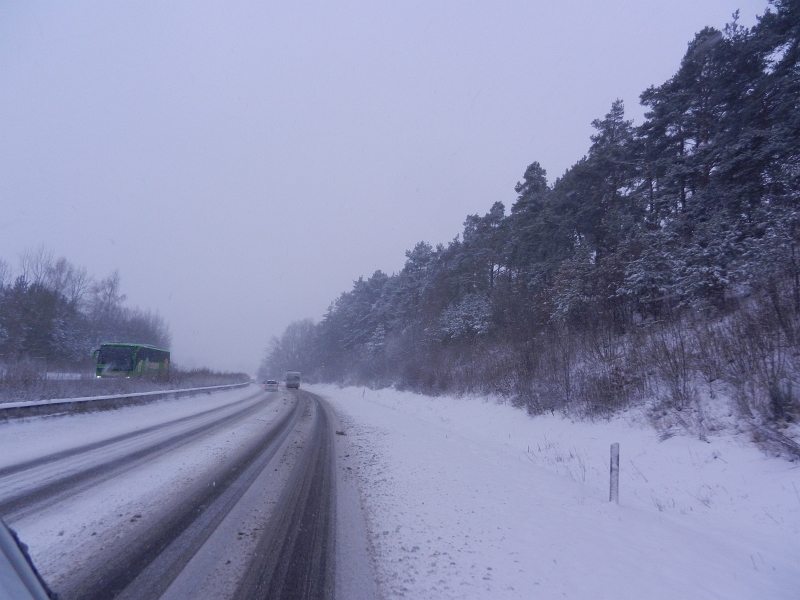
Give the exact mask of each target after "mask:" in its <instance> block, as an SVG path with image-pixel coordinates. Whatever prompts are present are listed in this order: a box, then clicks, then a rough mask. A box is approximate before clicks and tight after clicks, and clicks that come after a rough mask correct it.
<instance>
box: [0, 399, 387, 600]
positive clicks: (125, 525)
mask: <svg viewBox="0 0 800 600" xmlns="http://www.w3.org/2000/svg"><path fill="white" fill-rule="evenodd" d="M123 412H124V411H120V413H123ZM66 418H69V417H66ZM335 426H336V417H335V415H334V414H333V413H332V411H331V410H330V408H329V407H328V406H327V405H326V404H325V403H324V401H323V400H322V399H321V398H319V397H317V396H314V395H313V394H309V393H308V392H305V391H283V390H282V391H281V392H279V393H272V394H267V393H262V392H259V393H258V394H254V395H252V396H250V397H248V398H244V399H242V400H239V401H237V402H234V403H230V404H227V405H225V406H221V407H218V408H214V409H211V410H203V411H200V412H198V414H196V415H190V416H188V417H187V416H185V417H181V418H180V419H175V420H171V421H170V420H166V421H165V422H163V423H159V424H156V425H152V426H150V427H148V428H144V429H142V430H139V431H130V432H125V433H122V434H118V435H116V436H111V437H110V438H109V439H104V440H100V441H94V442H92V443H89V444H85V445H82V446H76V447H73V448H68V449H65V450H61V451H59V452H57V453H53V454H51V455H48V456H43V457H37V458H36V459H35V460H29V461H24V462H20V463H18V464H16V465H7V466H5V467H4V468H2V469H0V508H2V509H3V513H2V514H3V515H4V517H5V518H6V519H7V521H8V522H10V524H11V525H12V526H14V527H16V528H17V529H18V530H19V532H20V534H21V536H22V538H23V540H25V534H26V531H28V532H31V535H32V537H33V539H34V540H36V541H38V542H42V540H44V542H43V544H41V543H40V544H39V547H37V545H35V544H34V545H32V547H31V550H32V553H33V555H34V559H35V560H36V561H37V564H41V565H42V566H40V569H41V570H42V572H43V575H44V576H45V579H46V580H48V581H49V582H50V583H51V585H52V587H53V588H54V589H55V591H57V592H58V593H59V594H60V596H61V597H62V598H66V599H70V598H82V599H83V598H89V599H91V598H137V599H138V598H308V599H312V598H313V599H330V598H348V599H349V598H364V599H368V598H373V597H375V596H376V592H375V584H374V578H373V577H372V571H371V564H370V560H369V557H368V554H367V542H366V534H365V527H364V523H363V515H362V514H361V510H360V505H359V501H358V494H357V492H356V491H355V482H354V481H352V480H350V481H347V480H346V478H343V477H337V470H338V468H337V463H338V459H337V457H340V456H341V454H342V453H343V452H346V445H347V441H346V439H345V438H344V436H336V435H334V428H335ZM0 436H2V428H1V427H0ZM0 439H1V438H0ZM206 457H210V458H208V459H206ZM342 470H343V468H342ZM148 486H149V487H148ZM127 495H130V498H128V497H126V496H127ZM87 507H88V508H87ZM94 507H97V510H96V512H97V515H99V516H95V515H94V512H95V511H94ZM132 507H133V508H132ZM134 511H135V512H134ZM59 516H60V517H61V518H62V519H63V520H66V521H68V522H69V524H70V525H72V529H71V530H70V531H69V533H68V535H69V536H71V537H70V538H69V539H70V540H71V541H73V542H74V543H73V544H65V543H61V544H60V545H59V543H58V542H53V543H52V546H50V547H48V546H47V545H48V544H50V543H51V542H52V538H51V537H48V536H47V534H46V532H47V527H48V526H49V527H50V530H52V531H55V528H54V526H53V524H56V523H58V522H59V521H58V519H59ZM93 518H94V520H92V519H93ZM80 520H83V521H84V523H83V525H81V523H79V522H78V521H80ZM40 522H41V523H44V525H40ZM48 523H49V524H50V525H47V524H48ZM87 523H88V525H87ZM37 527H38V531H37ZM65 527H66V528H69V527H68V526H67V525H65ZM81 527H82V528H81ZM90 529H91V530H94V529H98V530H99V531H92V532H91V533H89V530H90ZM43 532H44V533H43ZM62 534H64V531H61V532H59V533H57V534H56V535H58V536H61V535H62ZM51 535H52V534H51ZM42 545H44V548H42ZM48 553H49V554H48ZM345 570H346V576H344V575H343V574H342V573H343V572H344V571H345Z"/></svg>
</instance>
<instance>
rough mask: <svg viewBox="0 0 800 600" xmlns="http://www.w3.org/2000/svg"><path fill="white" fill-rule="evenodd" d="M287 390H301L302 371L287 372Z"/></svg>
mask: <svg viewBox="0 0 800 600" xmlns="http://www.w3.org/2000/svg"><path fill="white" fill-rule="evenodd" d="M286 388H287V389H289V388H294V389H299V388H300V371H286Z"/></svg>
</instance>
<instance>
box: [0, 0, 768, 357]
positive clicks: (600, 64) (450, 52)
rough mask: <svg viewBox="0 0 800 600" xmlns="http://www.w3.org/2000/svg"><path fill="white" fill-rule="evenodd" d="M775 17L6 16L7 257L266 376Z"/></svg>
mask: <svg viewBox="0 0 800 600" xmlns="http://www.w3.org/2000/svg"><path fill="white" fill-rule="evenodd" d="M766 6H767V2H766V0H604V1H603V2H594V1H583V2H581V1H552V0H551V1H549V2H541V1H538V0H529V1H527V2H525V1H508V2H500V1H495V2H431V1H429V0H428V1H424V2H374V1H373V2H318V3H312V2H301V1H291V2H241V1H231V0H227V1H225V2H201V1H198V0H191V1H186V2H177V1H175V2H147V1H143V0H136V1H131V2H108V1H107V0H103V1H96V2H90V1H87V2H28V1H19V2H14V1H11V0H5V1H3V2H0V204H1V205H2V206H1V207H0V208H1V209H0V258H4V259H5V260H7V261H9V262H11V263H16V262H17V256H18V255H19V254H20V253H21V252H22V251H24V250H26V249H29V248H34V247H37V246H39V245H40V244H44V245H45V246H46V247H48V248H50V249H52V251H53V252H54V253H55V254H57V255H63V256H66V257H67V258H68V259H70V260H71V261H72V262H73V263H75V264H77V265H80V266H85V267H87V268H88V269H89V271H90V272H91V273H93V274H94V275H95V276H97V277H102V276H105V275H107V274H109V273H110V272H111V271H113V270H114V269H118V270H119V272H120V275H121V278H122V287H123V291H124V292H125V293H126V294H127V295H128V298H129V301H128V304H129V305H131V306H139V307H141V308H150V309H156V310H158V311H159V312H160V313H161V314H162V315H163V316H164V317H165V318H166V320H167V321H168V322H169V324H170V327H171V330H172V334H173V357H174V360H175V361H176V362H178V363H181V364H183V365H186V366H201V365H204V366H210V367H213V368H219V369H235V370H247V371H249V372H255V368H256V366H257V364H258V362H259V361H260V358H261V356H262V354H263V349H264V348H265V346H266V345H267V343H268V341H269V339H270V337H271V336H273V335H277V334H280V333H281V332H282V330H283V328H284V327H285V326H286V325H287V324H289V323H290V322H291V321H293V320H296V319H299V318H303V317H313V318H314V319H315V320H319V319H320V318H321V317H322V315H323V314H324V312H325V310H326V308H327V307H328V305H329V304H330V302H331V301H332V300H334V299H335V298H336V297H337V296H338V295H339V294H340V293H341V292H343V291H345V290H348V289H350V287H351V285H352V281H353V280H354V279H357V278H358V277H359V276H361V275H363V276H365V277H367V276H369V275H371V274H372V273H373V272H374V271H375V270H376V269H381V270H383V271H386V272H388V273H392V272H395V271H398V270H399V269H400V268H402V265H403V262H404V260H405V257H404V251H405V250H407V249H409V248H411V247H413V245H414V244H415V243H416V242H418V241H421V240H424V241H428V242H431V243H433V244H436V243H439V242H442V243H446V242H448V241H449V240H451V239H452V238H453V237H455V235H456V234H458V233H459V232H460V231H461V228H462V223H463V221H464V218H465V217H466V216H467V215H468V214H472V213H480V214H484V213H485V212H487V211H488V209H489V207H490V206H491V204H492V203H493V202H495V201H498V200H500V201H503V202H505V203H506V207H507V208H508V207H510V205H511V203H512V202H513V201H514V198H515V194H514V184H515V183H516V182H517V181H518V180H519V179H521V177H522V173H523V172H524V171H525V167H526V166H527V165H528V164H530V163H531V162H532V161H534V160H538V161H539V162H540V163H541V164H542V166H544V168H545V169H547V172H548V175H549V178H550V180H551V182H552V181H553V180H554V179H555V178H556V177H558V176H559V175H561V174H562V173H563V172H564V171H565V170H566V169H567V168H568V167H569V166H570V165H572V164H573V163H575V162H576V161H577V160H578V159H580V158H581V157H582V156H583V155H584V153H585V152H586V151H587V149H588V146H589V136H590V135H591V133H592V129H591V126H590V123H591V121H592V119H594V118H598V117H602V116H603V115H604V114H605V113H606V112H607V111H608V109H609V108H610V106H611V102H612V101H613V100H614V99H616V98H621V99H623V100H624V101H625V104H626V107H627V109H628V113H629V116H630V117H631V118H634V119H635V120H636V121H637V122H641V115H642V110H641V108H640V107H639V106H638V96H639V94H640V93H641V92H642V91H643V90H644V89H645V88H647V87H648V86H650V85H653V84H660V83H663V82H664V81H665V80H666V79H667V78H669V77H670V76H671V75H672V74H674V72H675V71H676V69H677V68H678V64H679V61H680V59H681V57H682V56H683V53H684V51H685V49H686V44H687V43H688V42H689V40H690V39H691V38H692V37H693V35H694V33H695V32H697V31H699V30H700V29H702V28H703V27H704V26H705V25H712V26H715V27H720V28H721V27H722V26H724V24H725V23H726V22H728V21H729V20H730V16H731V13H732V12H733V11H734V10H736V9H737V8H739V9H741V15H742V16H741V19H740V23H742V24H744V25H747V26H750V25H753V24H754V23H755V22H756V20H755V15H756V14H760V13H762V12H763V11H764V9H765V8H766Z"/></svg>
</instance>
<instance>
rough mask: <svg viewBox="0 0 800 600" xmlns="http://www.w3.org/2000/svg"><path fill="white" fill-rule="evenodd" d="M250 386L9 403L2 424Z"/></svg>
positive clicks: (1, 410) (0, 410)
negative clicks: (35, 417) (40, 416)
mask: <svg viewBox="0 0 800 600" xmlns="http://www.w3.org/2000/svg"><path fill="white" fill-rule="evenodd" d="M248 385H250V382H249V381H248V382H245V383H231V384H227V385H214V386H209V387H197V388H184V389H179V390H156V391H153V392H136V393H134V394H114V395H110V396H87V397H84V398H54V399H51V400H31V401H27V402H6V403H3V404H0V421H2V420H8V419H15V418H20V417H31V416H37V415H47V414H55V413H62V412H89V411H92V410H108V409H110V408H118V407H120V406H127V405H130V404H147V403H148V402H153V401H155V400H162V399H164V398H180V397H182V396H193V395H196V394H203V393H212V392H221V391H223V390H226V389H235V388H241V387H245V386H248Z"/></svg>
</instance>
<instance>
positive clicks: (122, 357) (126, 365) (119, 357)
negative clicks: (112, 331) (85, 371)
mask: <svg viewBox="0 0 800 600" xmlns="http://www.w3.org/2000/svg"><path fill="white" fill-rule="evenodd" d="M133 350H134V349H133V348H125V347H118V346H101V347H100V356H98V358H97V363H98V364H100V365H107V369H108V370H109V371H131V370H133Z"/></svg>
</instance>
